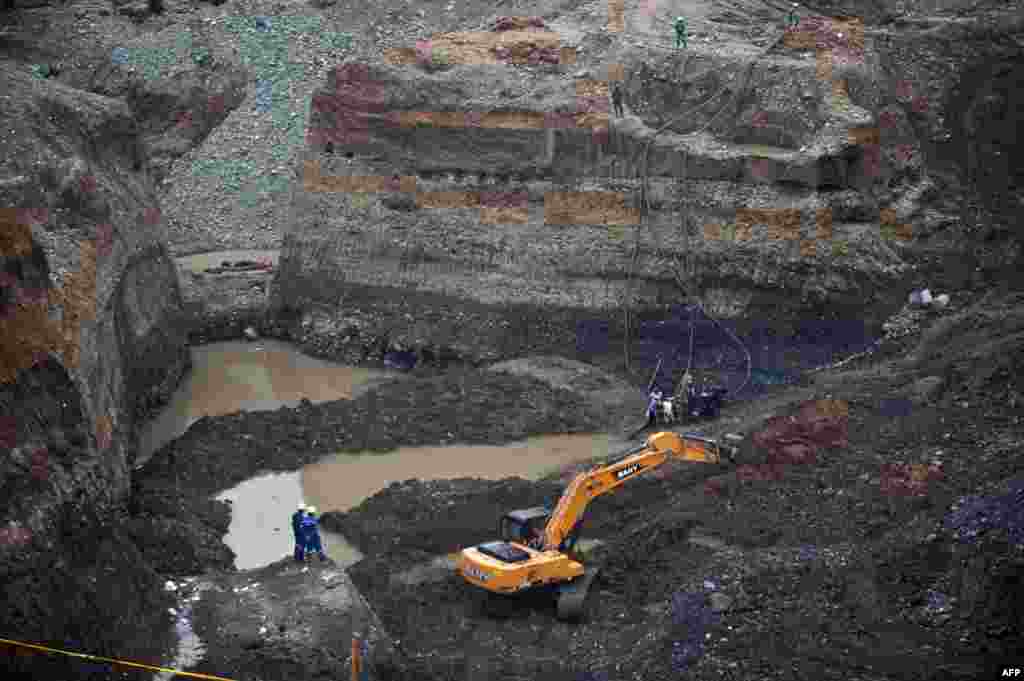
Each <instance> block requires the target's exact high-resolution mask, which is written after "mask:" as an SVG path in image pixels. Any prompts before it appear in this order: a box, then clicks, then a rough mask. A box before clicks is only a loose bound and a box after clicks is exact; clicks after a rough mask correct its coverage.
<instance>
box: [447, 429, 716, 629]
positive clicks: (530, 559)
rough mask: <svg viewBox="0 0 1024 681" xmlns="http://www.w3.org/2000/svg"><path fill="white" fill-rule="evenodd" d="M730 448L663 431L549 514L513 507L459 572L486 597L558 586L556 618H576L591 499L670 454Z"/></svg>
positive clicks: (688, 457) (574, 488) (585, 478)
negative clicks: (581, 543) (580, 551)
mask: <svg viewBox="0 0 1024 681" xmlns="http://www.w3.org/2000/svg"><path fill="white" fill-rule="evenodd" d="M723 453H724V454H725V456H726V457H727V458H729V459H732V457H733V456H734V455H735V450H733V449H732V448H731V447H728V446H727V447H722V446H720V445H719V444H718V442H717V441H715V440H711V439H708V438H703V437H699V436H696V435H688V434H686V435H680V434H678V433H673V432H660V433H655V434H653V435H651V436H650V437H649V438H647V441H646V443H645V444H643V445H642V446H640V447H637V448H636V449H633V450H630V451H628V452H626V453H625V455H623V456H622V457H620V458H618V459H616V460H613V461H611V462H609V463H604V464H601V465H598V466H596V467H594V468H592V469H591V470H589V471H586V472H583V473H580V474H579V475H577V476H576V477H575V478H574V479H573V480H572V482H571V483H569V486H568V487H567V488H566V489H565V492H564V493H563V494H562V497H561V499H559V500H558V504H557V505H556V506H555V510H554V512H553V513H552V512H551V511H550V510H549V509H547V508H543V507H541V508H529V509H525V510H520V511H511V512H509V513H507V514H505V516H503V517H502V519H501V527H500V530H499V532H500V534H501V537H502V540H501V541H493V542H488V543H486V544H480V545H479V546H475V547H472V548H467V549H463V551H462V552H461V554H460V556H459V559H458V562H457V565H456V571H457V572H458V573H459V574H461V575H462V576H463V578H464V579H465V580H466V581H467V582H468V583H470V584H472V585H474V586H477V587H479V588H481V589H484V590H486V592H488V596H490V595H495V596H501V595H510V594H516V593H521V592H523V591H526V590H531V589H535V588H539V587H552V588H555V589H557V592H558V595H557V598H558V610H557V612H558V617H559V619H565V620H573V619H578V618H579V617H580V616H581V615H582V614H583V604H584V602H585V600H586V595H587V590H588V589H589V588H590V584H591V582H592V581H593V579H594V577H595V576H596V575H597V570H596V568H592V567H587V568H585V567H584V565H583V563H582V562H581V560H580V559H579V557H578V556H577V555H576V553H575V548H576V542H577V540H578V539H579V535H580V528H581V525H582V520H583V514H584V512H585V511H586V508H587V505H588V504H590V501H591V499H594V498H595V497H598V496H601V495H602V494H606V493H607V492H611V491H612V490H614V489H615V488H617V487H618V486H619V485H622V484H623V483H625V482H626V481H628V480H631V479H633V478H635V477H637V476H638V475H641V474H643V473H645V472H646V471H650V470H653V469H655V468H657V467H658V466H660V465H662V464H663V463H665V462H666V461H667V460H668V459H670V458H673V459H681V460H683V461H700V462H705V463H721V461H722V455H723Z"/></svg>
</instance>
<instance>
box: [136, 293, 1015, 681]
mask: <svg viewBox="0 0 1024 681" xmlns="http://www.w3.org/2000/svg"><path fill="white" fill-rule="evenodd" d="M1022 302H1024V299H1022V298H1021V297H1020V295H1019V294H1012V293H1007V292H996V293H993V294H992V295H991V296H989V297H988V298H985V297H984V296H983V295H981V294H978V295H976V296H974V297H973V299H965V300H963V301H962V302H961V303H960V304H959V305H958V307H957V309H955V310H949V311H947V312H945V313H934V312H933V313H927V314H918V315H917V316H916V317H915V315H913V314H910V313H909V311H905V314H904V315H903V318H904V323H905V324H906V326H907V328H908V329H909V331H908V333H907V335H905V336H902V337H899V338H894V339H892V340H889V341H886V342H883V343H881V344H880V345H879V346H878V347H877V349H876V351H875V353H874V354H872V355H866V356H864V357H862V358H861V359H859V360H855V361H852V362H850V363H849V364H847V365H845V366H843V367H841V368H839V369H832V370H826V371H821V372H818V373H815V374H803V376H802V377H801V379H800V380H799V381H797V382H796V383H795V384H792V385H777V386H767V387H765V388H764V392H763V393H762V394H759V395H758V397H757V399H746V400H739V401H736V402H733V403H730V404H728V405H727V406H726V408H725V409H724V410H723V413H722V417H721V418H720V419H719V420H717V421H714V422H707V423H703V424H696V425H688V426H685V428H686V429H687V430H690V429H692V430H697V431H699V432H702V433H704V434H707V435H712V436H721V435H723V434H724V433H725V432H737V433H740V434H744V435H746V436H749V435H751V434H752V433H754V432H756V431H757V429H758V428H759V426H760V425H761V424H763V423H764V421H765V419H767V418H769V417H771V416H775V415H779V414H785V413H788V412H789V411H790V410H792V408H793V407H794V406H795V405H796V404H798V403H801V402H803V401H805V400H808V399H813V398H820V397H825V396H831V397H834V398H839V399H844V400H847V401H848V403H849V404H850V421H849V445H848V446H847V447H844V448H841V449H834V450H828V451H824V452H821V454H820V455H819V457H818V459H817V461H816V462H815V463H812V464H804V465H789V466H764V465H762V464H763V463H764V462H765V457H764V453H763V452H761V451H759V450H758V449H757V448H755V447H754V446H753V445H752V443H751V441H750V438H749V437H747V438H746V440H745V441H744V444H743V446H742V448H741V456H740V463H741V464H743V465H744V466H746V467H745V468H743V469H737V468H736V467H734V466H730V465H724V464H723V465H715V466H711V465H702V464H692V465H684V464H678V465H677V464H669V465H668V466H666V467H665V468H664V469H662V470H660V471H658V472H657V473H655V474H652V475H651V476H649V477H648V478H646V479H638V480H637V481H635V482H634V483H633V484H631V485H629V486H627V487H623V488H622V489H621V490H620V491H619V492H617V493H616V494H613V495H609V496H608V497H606V498H602V499H600V500H598V501H596V502H595V503H594V504H593V505H592V506H591V509H590V511H589V512H588V516H587V520H586V528H585V531H584V536H585V537H586V538H589V539H597V540H600V541H601V542H603V543H599V544H597V545H596V546H594V547H593V548H592V549H590V552H589V554H588V557H589V559H590V560H591V561H594V562H596V563H600V564H601V565H603V573H602V576H601V577H600V578H599V579H598V581H597V582H596V586H595V593H594V597H593V598H592V599H591V608H592V609H591V611H590V616H589V618H588V621H586V622H585V623H583V624H581V625H577V626H573V625H568V624H564V623H561V622H558V621H556V619H555V618H554V616H553V615H554V613H553V608H552V606H551V603H550V602H549V601H548V600H546V599H545V598H544V597H543V595H541V596H538V597H535V598H527V599H523V600H522V603H521V607H519V608H518V609H517V610H514V611H513V612H512V613H511V616H510V618H508V619H504V620H494V619H491V618H489V617H486V616H485V615H484V614H483V612H482V611H481V609H480V607H479V600H478V598H477V595H476V594H474V593H472V591H471V590H469V589H467V588H466V587H465V586H464V585H463V584H462V583H460V581H459V579H458V578H456V576H454V575H453V574H452V572H451V570H450V569H449V568H447V567H446V564H445V562H444V557H445V556H446V555H447V554H450V553H452V552H455V551H457V550H458V549H459V548H460V547H463V546H466V545H469V544H473V543H477V542H480V541H484V540H487V539H491V538H494V535H495V532H496V529H497V521H498V518H499V516H500V514H501V513H502V512H503V511H506V510H509V509H513V508H522V507H529V506H533V505H538V504H545V503H547V504H550V503H554V502H555V501H556V500H557V497H558V495H559V494H560V492H561V490H562V489H563V488H564V485H565V483H566V482H567V481H568V476H569V474H570V473H571V472H572V471H571V470H566V471H564V472H563V474H561V475H560V476H558V475H553V476H551V477H550V478H548V479H545V480H542V481H540V482H537V483H530V482H527V481H525V480H518V479H510V480H503V481H484V480H473V479H462V480H452V481H437V482H420V481H404V482H400V483H395V484H392V485H391V486H390V487H388V488H386V489H384V490H382V491H380V492H379V493H377V494H375V495H374V496H372V497H370V498H369V499H367V500H366V501H365V502H364V503H363V504H362V505H360V506H359V507H357V508H355V509H353V510H352V511H351V512H348V513H328V514H326V515H325V517H324V521H323V522H324V526H325V528H326V529H329V530H332V531H338V532H341V533H342V534H344V535H345V537H346V539H348V540H349V541H350V542H351V543H353V544H354V545H355V546H356V547H357V548H358V549H359V550H360V551H361V552H362V553H363V554H364V555H365V556H366V558H365V559H364V560H363V561H362V562H361V563H359V564H357V565H355V566H353V567H352V568H351V569H350V571H349V574H350V575H351V579H352V581H353V582H354V584H355V585H356V586H357V587H358V593H360V594H361V595H362V597H364V598H365V601H366V603H367V604H368V607H367V608H363V607H361V606H360V607H355V608H353V609H352V610H350V611H348V612H349V615H348V616H339V615H338V614H337V613H338V612H339V611H340V610H339V608H341V605H340V604H339V603H336V602H334V601H333V600H332V598H334V595H332V594H331V589H329V588H327V587H328V586H329V585H331V584H337V585H340V584H343V583H344V579H345V578H344V577H342V576H339V575H337V574H334V572H336V571H334V568H333V566H332V565H331V564H329V563H328V564H326V565H321V564H318V563H313V564H310V565H309V566H308V571H307V572H305V573H303V572H301V571H300V568H298V567H297V566H295V565H294V564H292V563H290V562H289V561H287V560H283V561H281V562H279V563H277V564H274V565H271V566H268V567H266V568H263V569H261V570H259V571H254V572H252V573H234V572H232V571H231V569H230V565H231V560H232V556H231V552H230V550H228V549H227V547H225V546H224V544H223V543H222V541H221V538H222V536H223V534H224V532H225V531H226V527H227V520H228V506H227V505H226V504H222V503H220V502H216V501H211V500H209V496H208V495H210V494H213V493H215V492H217V491H220V490H223V489H226V488H228V487H231V486H233V485H235V484H237V483H238V482H241V481H242V480H244V479H246V478H249V477H252V476H254V475H256V474H258V473H260V472H264V471H284V470H293V469H295V468H298V467H300V466H302V465H303V464H306V463H310V462H312V461H315V460H317V459H318V458H320V457H321V456H323V455H324V454H326V453H328V452H330V451H335V450H338V449H349V450H359V449H366V448H370V449H373V448H377V449H387V448H390V447H394V446H398V445H409V444H437V443H443V442H478V443H493V444H499V443H503V442H508V441H510V440H515V439H518V438H522V437H525V436H528V435H531V434H539V433H550V432H583V431H588V430H601V429H602V428H603V427H604V426H606V425H607V424H608V423H609V419H610V418H612V417H613V416H618V417H622V416H623V414H622V413H619V414H611V413H610V412H609V411H608V409H607V408H605V407H601V406H600V404H599V402H600V401H595V403H594V404H595V405H596V406H594V407H591V408H589V409H588V408H581V396H580V394H579V393H575V394H574V393H573V392H571V391H569V390H564V389H556V388H552V387H550V385H549V384H548V383H545V382H544V381H541V380H538V379H535V378H531V377H529V376H523V375H519V376H515V375H509V374H504V373H496V372H493V371H486V370H478V369H461V370H457V371H449V372H446V373H444V374H442V375H436V376H431V375H429V374H428V373H427V372H426V370H424V371H423V372H422V373H421V375H410V376H406V377H403V378H400V379H397V380H395V381H391V382H386V383H382V384H378V385H376V386H375V387H374V389H373V390H371V391H369V392H367V393H365V394H363V395H362V396H360V397H358V398H357V399H356V400H353V401H351V402H335V403H326V404H321V405H311V404H304V405H302V406H300V407H299V408H296V409H281V410H278V411H276V412H261V413H259V414H237V415H231V416H225V417H217V418H207V419H203V420H202V421H200V422H197V423H196V424H195V425H194V426H193V427H192V429H191V430H190V431H189V432H188V433H187V434H186V435H185V436H184V437H182V438H181V439H179V440H177V441H176V442H174V443H172V444H171V445H169V446H168V447H167V448H165V449H164V450H162V451H161V452H158V454H157V456H156V457H155V458H154V460H153V461H152V462H151V463H150V464H149V465H147V466H146V467H145V468H144V469H142V470H141V471H139V474H138V479H137V483H136V491H135V494H134V496H133V504H134V509H133V512H134V514H135V517H136V518H137V519H146V522H148V523H150V525H149V528H150V532H149V533H148V535H147V536H150V537H151V543H150V544H149V545H148V547H146V548H145V549H144V551H145V552H147V553H148V554H150V555H147V558H148V559H149V560H152V561H154V562H157V563H158V564H162V565H165V566H166V567H167V570H168V571H169V572H170V573H174V574H178V575H186V574H197V573H201V572H203V571H204V570H212V572H208V573H207V578H208V579H210V580H213V581H214V582H216V583H217V584H218V585H219V590H216V589H215V590H213V591H210V592H208V594H209V595H208V596H206V597H204V600H203V601H201V602H200V604H199V605H198V606H197V607H196V615H195V617H196V623H195V627H196V630H197V632H199V633H200V636H202V638H203V639H204V640H205V641H206V642H207V645H208V650H209V651H210V652H209V653H208V654H207V656H206V658H205V659H204V660H203V661H202V662H201V663H200V664H199V665H198V666H196V667H195V670H196V671H201V672H205V673H210V674H217V675H223V676H226V677H228V678H267V679H272V678H273V679H276V678H285V677H286V676H287V678H303V679H313V678H328V677H331V678H342V677H343V675H344V674H346V673H347V666H346V665H347V651H348V648H347V643H348V641H349V640H350V639H349V636H350V634H351V632H352V630H353V628H356V629H360V630H362V631H364V632H369V633H368V635H369V636H370V638H371V639H372V641H373V642H374V643H373V646H372V652H373V657H372V659H373V662H374V664H375V668H376V669H377V674H378V677H379V678H409V679H446V680H447V679H459V680H460V681H461V680H462V679H466V678H471V679H498V678H500V679H523V680H524V681H525V680H526V679H546V678H550V679H580V680H581V681H582V679H585V678H592V679H608V680H609V681H611V680H613V679H668V678H687V679H705V678H706V679H712V678H714V679H723V678H726V679H729V678H735V679H759V680H760V679H766V678H768V679H771V678H778V679H803V678H807V679H831V678H835V679H839V678H843V679H850V678H853V679H862V680H864V681H874V680H876V679H879V680H880V679H890V678H900V679H934V680H936V681H937V680H938V679H979V678H996V676H994V675H993V669H995V668H997V667H999V665H1004V664H1005V665H1011V664H1013V662H1012V661H1013V659H1014V658H1016V659H1017V660H1019V659H1020V655H1021V654H1022V653H1024V648H1022V641H1021V639H1020V635H1019V632H1020V631H1021V630H1022V629H1024V622H1022V621H1021V613H1024V603H1021V601H1020V594H1019V592H1020V590H1019V588H1018V587H1017V584H1018V583H1019V582H1016V581H1015V580H1017V579H1018V576H1019V574H1020V572H1021V568H1022V567H1024V554H1022V552H1021V550H1020V548H1019V547H1015V546H1014V545H1012V544H1011V543H1009V542H1010V538H1009V537H1008V535H1007V534H1006V532H1005V531H1004V530H999V529H996V530H994V531H990V532H987V533H982V534H981V536H980V539H978V540H976V541H975V542H974V543H968V542H964V541H963V540H962V538H959V537H958V535H957V532H958V531H959V530H958V529H957V527H956V526H954V525H951V524H950V522H949V518H950V512H951V509H954V508H955V505H956V504H957V503H958V500H960V499H961V498H963V497H965V496H967V495H981V496H989V497H991V496H993V495H999V494H1004V493H1005V492H1006V491H1007V489H1008V487H1007V485H1008V483H1009V482H1011V481H1012V480H1013V479H1015V478H1019V477H1020V476H1021V475H1022V474H1024V471H1022V465H1021V461H1020V458H1019V451H1020V446H1021V441H1022V436H1021V432H1022V429H1021V424H1020V417H1019V415H1018V413H1017V412H1019V408H1018V406H1019V402H1016V403H1015V402H1014V400H1019V399H1020V397H1019V396H1020V394H1021V392H1024V390H1022V389H1024V386H1022V385H1021V380H1020V374H1019V370H1020V365H1021V356H1020V349H1021V347H1024V343H1022V342H1021V341H1022V337H1024V336H1022V334H1024V317H1022V315H1021V313H1020V310H1021V309H1024V306H1022V305H1021V303H1022ZM915 320H916V321H915ZM915 324H916V325H917V326H915ZM920 326H923V327H924V328H925V329H926V330H925V332H924V334H923V335H922V334H921V333H920V331H919V330H918V329H919V328H920ZM922 339H923V340H922ZM536 366H544V363H543V362H541V363H537V364H536V365H534V369H533V373H535V374H537V375H541V376H543V375H544V372H543V371H538V370H537V369H536ZM791 369H795V367H791ZM563 370H564V366H563ZM926 377H935V378H934V380H933V381H932V383H937V384H938V388H935V387H934V386H932V387H931V388H929V387H928V381H925V382H923V383H922V382H921V379H922V378H926ZM547 378H549V379H552V380H554V379H553V378H552V376H547ZM555 382H556V383H557V382H558V381H557V380H556V381H555ZM587 384H588V381H582V384H581V385H587ZM569 387H572V386H569ZM638 389H639V386H638ZM370 414H376V417H375V418H371V417H370ZM225 452H245V453H246V455H245V456H237V457H231V456H224V455H223V454H224V453H225ZM933 460H938V461H941V464H942V466H941V470H942V474H941V476H940V477H936V478H935V479H931V478H929V480H928V482H927V484H926V486H924V487H923V488H917V489H915V490H913V491H909V492H908V491H907V488H905V487H904V488H901V487H899V485H894V484H892V475H891V472H888V473H887V470H886V468H885V466H886V464H894V463H907V464H912V463H927V462H931V461H933ZM1015 503H1017V504H1018V505H1017V506H1016V508H1017V509H1018V511H1016V512H1017V513H1018V515H1017V516H1013V513H1012V512H1011V513H1010V515H1009V516H1005V514H1004V516H1005V517H1016V518H1017V521H1016V522H1018V523H1019V522H1020V517H1019V512H1020V511H1019V509H1020V502H1015ZM137 522H142V520H137ZM282 522H284V520H282ZM1007 522H1009V521H1006V522H1004V525H1007ZM983 524H984V523H983ZM1007 526H1010V525H1007ZM144 534H145V533H144ZM169 545H173V546H176V547H178V550H177V551H176V552H175V553H174V555H173V556H169V555H168V553H167V551H166V547H167V546H169ZM439 559H440V562H438V561H439ZM439 565H440V567H438V566H439ZM448 565H450V564H448ZM324 575H327V578H326V579H325V578H324ZM410 575H416V576H415V577H413V578H410ZM318 579H319V580H320V581H319V582H318V581H316V580H318ZM254 583H255V584H259V585H260V586H258V587H255V588H254V589H253V590H251V592H250V591H247V592H240V593H238V594H236V593H234V591H233V588H234V587H242V586H245V585H249V584H254ZM314 585H316V586H314ZM335 590H336V591H338V593H341V592H342V591H344V589H340V587H337V586H336V587H335ZM687 594H689V595H687ZM311 599H312V600H311ZM673 599H675V602H676V604H677V605H676V606H673V605H672V603H673ZM673 609H675V610H677V612H675V614H673ZM353 618H354V619H353ZM263 627H265V630H264V631H263V632H261V628H263ZM281 627H284V628H283V629H281ZM698 633H699V634H700V635H698ZM698 639H702V640H698ZM567 652H569V653H570V654H568V655H567V654H566V653H567ZM587 674H591V676H587Z"/></svg>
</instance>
